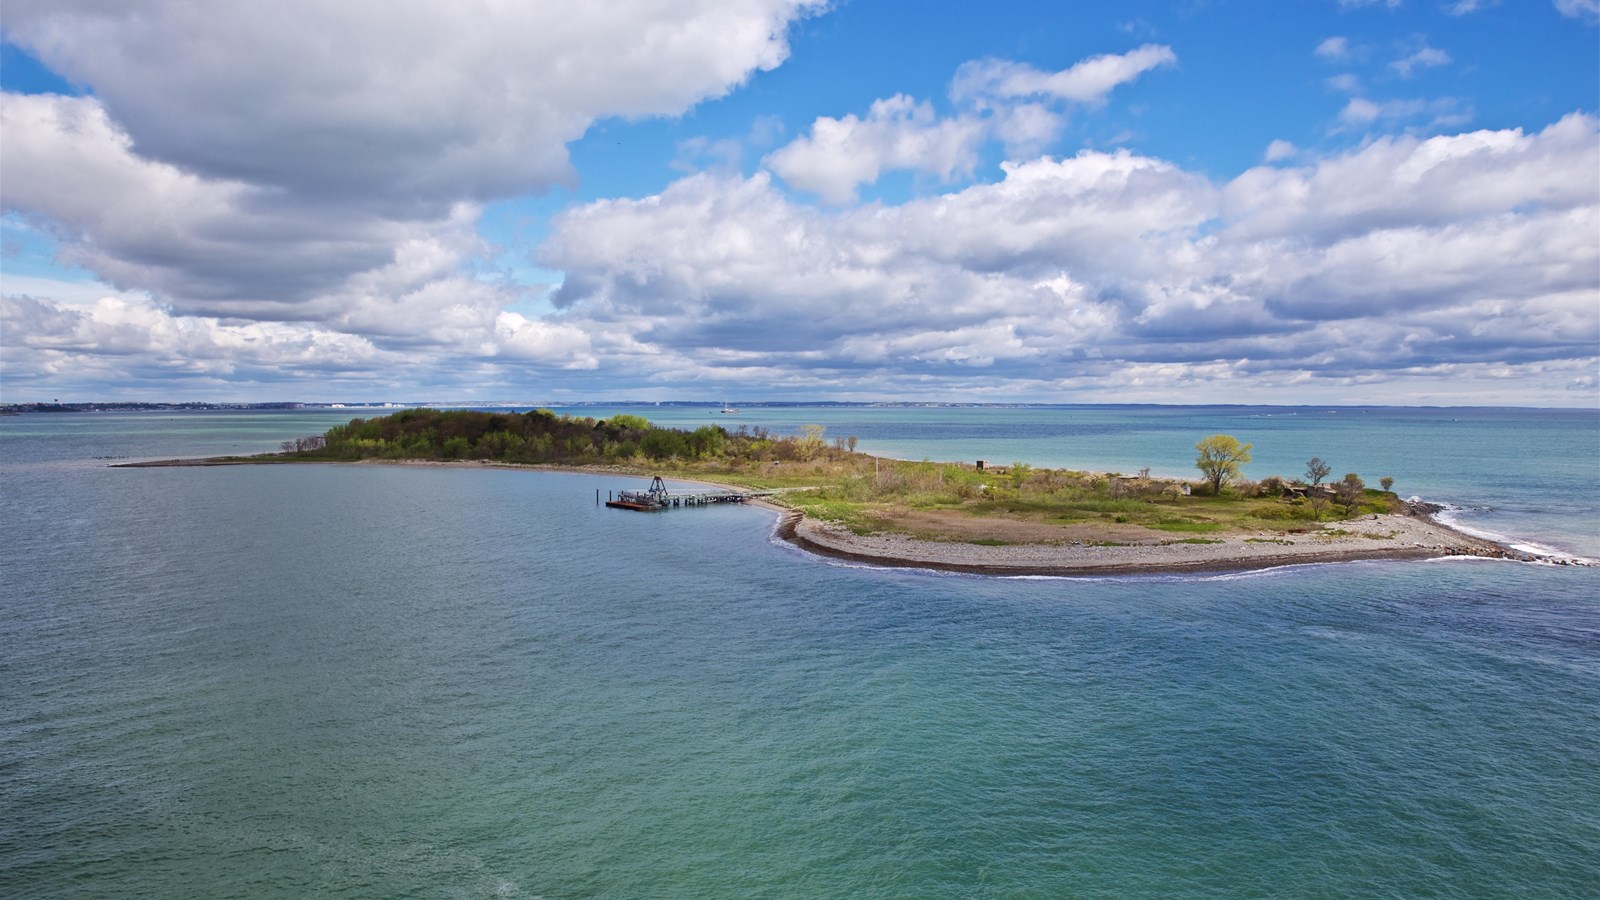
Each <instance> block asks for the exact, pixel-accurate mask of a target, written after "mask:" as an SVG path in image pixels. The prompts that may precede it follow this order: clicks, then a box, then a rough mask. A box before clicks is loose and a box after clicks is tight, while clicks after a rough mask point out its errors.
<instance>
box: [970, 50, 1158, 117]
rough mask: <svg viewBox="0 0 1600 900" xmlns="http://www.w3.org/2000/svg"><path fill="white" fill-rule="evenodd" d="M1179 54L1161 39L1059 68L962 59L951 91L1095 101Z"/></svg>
mask: <svg viewBox="0 0 1600 900" xmlns="http://www.w3.org/2000/svg"><path fill="white" fill-rule="evenodd" d="M1177 62H1178V56H1177V54H1175V53H1173V52H1172V48H1171V47H1168V46H1164V45H1161V44H1145V45H1144V46H1142V47H1139V48H1137V49H1134V50H1130V51H1128V52H1127V53H1123V54H1115V53H1107V54H1103V55H1100V56H1091V57H1089V58H1088V59H1085V60H1083V61H1081V62H1079V63H1077V64H1075V65H1073V66H1071V67H1069V68H1066V69H1062V70H1061V71H1059V72H1044V71H1040V70H1039V69H1036V68H1034V67H1033V66H1030V65H1027V64H1024V63H1017V62H1010V61H1008V60H998V59H986V60H979V61H974V62H968V63H963V64H962V65H961V67H960V68H959V69H957V70H956V76H955V80H954V82H953V83H952V84H951V88H950V93H951V96H952V97H954V98H955V99H957V100H981V99H984V98H1013V99H1014V98H1026V97H1051V98H1056V99H1059V100H1065V101H1068V102H1072V103H1081V104H1096V103H1101V102H1104V101H1105V98H1106V96H1107V95H1109V94H1110V93H1111V92H1112V91H1113V90H1115V89H1116V88H1117V86H1119V85H1123V84H1127V83H1129V82H1131V81H1134V80H1135V79H1137V78H1138V77H1139V76H1140V75H1143V74H1144V73H1145V72H1148V71H1150V70H1152V69H1156V68H1160V67H1162V66H1172V65H1176V64H1177Z"/></svg>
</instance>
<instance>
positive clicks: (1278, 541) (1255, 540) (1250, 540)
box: [1244, 538, 1294, 547]
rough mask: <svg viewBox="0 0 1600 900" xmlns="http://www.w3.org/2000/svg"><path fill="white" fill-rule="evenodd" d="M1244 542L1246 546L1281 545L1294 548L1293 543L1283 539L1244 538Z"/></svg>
mask: <svg viewBox="0 0 1600 900" xmlns="http://www.w3.org/2000/svg"><path fill="white" fill-rule="evenodd" d="M1244 542H1245V543H1246V544H1283V545H1284V546H1286V547H1292V546H1294V541H1286V540H1284V539H1283V538H1245V539H1244Z"/></svg>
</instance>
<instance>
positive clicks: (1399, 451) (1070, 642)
mask: <svg viewBox="0 0 1600 900" xmlns="http://www.w3.org/2000/svg"><path fill="white" fill-rule="evenodd" d="M614 411H615V410H604V409H594V408H586V409H582V410H579V412H581V414H583V415H592V416H597V417H603V416H605V415H609V414H610V413H611V412H614ZM628 411H630V412H635V413H638V412H641V411H640V410H637V409H631V410H628ZM642 412H643V413H644V414H645V415H647V416H648V417H649V418H651V419H652V420H654V421H657V422H660V423H662V424H668V425H699V424H704V423H705V422H709V421H715V422H716V424H719V425H723V426H724V427H728V428H737V427H740V426H741V425H743V426H747V427H752V428H754V427H763V428H770V429H771V430H773V431H775V432H779V433H787V432H792V431H795V430H798V428H799V426H800V425H802V424H811V423H815V424H822V425H825V426H826V427H827V435H828V436H829V437H830V438H832V437H846V436H855V437H857V438H858V440H859V449H860V450H862V451H865V452H872V453H878V454H881V455H886V456H895V457H901V458H910V459H921V458H929V459H936V460H967V459H989V460H993V461H996V462H1001V463H1009V462H1012V461H1023V462H1029V463H1032V464H1035V465H1045V466H1063V467H1072V468H1080V469H1094V470H1109V471H1123V472H1132V471H1135V470H1137V469H1140V468H1145V467H1149V468H1151V469H1152V470H1153V471H1155V472H1157V473H1169V474H1183V475H1187V474H1190V473H1191V472H1192V468H1191V467H1192V459H1193V455H1194V453H1193V445H1194V443H1195V441H1196V440H1198V439H1199V438H1201V437H1204V436H1205V435H1208V434H1213V433H1218V432H1221V433H1227V434H1232V435H1235V436H1237V437H1238V438H1239V439H1240V440H1243V441H1249V442H1251V443H1253V444H1254V448H1255V449H1254V462H1252V463H1251V464H1250V465H1249V466H1247V467H1246V470H1245V474H1246V475H1247V476H1248V477H1252V478H1261V477H1265V476H1266V475H1270V474H1281V475H1286V476H1293V475H1298V474H1299V473H1300V472H1301V471H1303V469H1304V464H1305V460H1306V459H1307V458H1309V457H1310V456H1313V455H1316V456H1320V457H1322V458H1323V459H1325V460H1327V461H1329V462H1330V463H1331V464H1332V465H1333V467H1334V472H1335V476H1336V477H1338V476H1340V475H1342V474H1343V473H1344V472H1347V471H1354V472H1358V473H1359V474H1361V475H1362V477H1364V478H1365V479H1366V480H1367V481H1369V482H1375V481H1376V480H1377V479H1378V478H1379V477H1385V476H1387V477H1392V478H1394V479H1395V490H1396V491H1397V492H1399V493H1400V494H1401V495H1402V496H1413V495H1415V496H1419V497H1421V498H1423V499H1426V500H1430V501H1433V502H1439V503H1444V504H1447V505H1449V506H1450V508H1451V512H1450V515H1451V516H1453V517H1454V520H1455V521H1456V522H1458V523H1459V524H1461V525H1462V526H1463V527H1467V528H1470V529H1473V530H1476V531H1480V532H1483V533H1487V534H1494V535H1498V536H1500V537H1501V538H1502V539H1505V540H1508V541H1511V542H1514V543H1519V544H1524V545H1527V546H1537V547H1541V548H1545V549H1547V550H1551V551H1555V552H1558V553H1561V554H1565V555H1569V556H1574V557H1588V558H1594V557H1600V495H1597V492H1596V484H1597V482H1600V411H1596V410H1592V409H1590V410H1532V409H1522V410H1518V409H1414V408H1370V409H1360V408H1348V407H1340V408H1277V407H1273V408H1268V407H1159V406H1156V407H1144V406H1126V407H1119V406H1086V407H1051V408H997V407H968V408H902V407H894V408H863V407H774V408H750V409H745V410H742V411H741V412H739V413H736V414H720V413H718V412H717V410H716V409H714V408H711V409H706V408H686V407H660V408H652V409H647V410H643V411H642ZM350 415H351V413H350V412H349V411H343V410H340V411H320V410H319V411H304V410H303V411H281V412H188V413H179V412H159V413H155V412H152V413H82V414H49V415H25V416H18V417H6V418H0V547H3V557H0V613H3V615H0V896H6V897H41V898H58V897H96V898H100V897H107V898H115V897H141V898H142V897H163V898H222V897H241V898H244V897H248V898H258V897H264V898H275V897H283V898H290V897H294V898H299V897H308V896H316V897H525V898H535V897H548V898H558V897H561V898H564V897H806V898H809V897H852V898H854V897H896V898H898V897H991V896H993V897H1124V896H1126V897H1146V896H1216V897H1234V896H1273V897H1276V896H1294V897H1300V896H1314V897H1369V896H1387V897H1410V896H1432V897H1592V896H1595V891H1596V885H1600V569H1597V568H1587V567H1576V566H1559V565H1548V564H1530V563H1516V562H1505V561H1491V560H1476V559H1453V560H1443V561H1435V562H1362V563H1341V564H1331V565H1314V566H1299V567H1290V568H1283V569H1276V570H1271V571H1266V572H1257V573H1248V574H1231V575H1214V576H1204V575H1201V576H1159V577H1158V576H1143V577H1117V578H1098V579H1082V578H1079V579H1064V578H989V577H980V576H964V575H948V574H936V573H931V572H921V571H915V570H885V569H875V568H870V567H861V566H852V565H844V564H839V563H836V562H831V561H826V560H821V559H818V558H815V557H812V556H809V555H807V554H805V553H803V552H801V551H799V550H796V549H795V548H793V547H791V546H789V545H787V544H785V543H782V542H781V541H778V540H776V539H775V538H774V534H773V531H774V528H773V526H774V524H775V516H774V514H773V513H771V512H769V511H766V510H763V509H758V508H753V507H751V508H743V507H737V506H729V507H711V508H705V509H688V510H675V511H670V512H666V513H659V514H652V515H639V514H633V513H624V512H618V511H615V510H607V509H604V508H603V507H597V506H596V505H595V499H594V498H595V491H596V490H608V489H619V488H633V487H638V486H640V485H637V484H633V483H630V482H629V480H628V479H620V478H617V477H597V476H592V475H575V474H561V473H552V472H525V471H511V470H466V469H448V468H424V467H384V466H336V465H308V466H285V467H271V466H260V467H254V466H240V467H221V468H164V469H115V468H110V467H109V464H110V463H112V462H117V461H123V460H125V459H150V458H167V457H175V456H207V455H217V454H223V453H254V452H263V451H269V450H273V449H276V447H277V445H278V443H279V442H281V441H283V440H285V439H289V438H294V437H298V436H302V435H307V434H314V433H320V432H321V431H323V430H325V429H326V428H328V427H329V426H331V425H333V424H337V423H339V422H343V421H345V420H347V419H348V418H349V417H350Z"/></svg>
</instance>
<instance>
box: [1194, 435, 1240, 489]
mask: <svg viewBox="0 0 1600 900" xmlns="http://www.w3.org/2000/svg"><path fill="white" fill-rule="evenodd" d="M1250 447H1251V445H1250V444H1241V443H1239V439H1238V438H1236V437H1234V436H1233V435H1231V434H1213V435H1212V436H1210V437H1208V438H1204V439H1202V440H1201V441H1200V443H1198V444H1195V445H1194V449H1196V450H1198V451H1200V453H1199V455H1198V456H1196V457H1195V458H1194V467H1195V468H1196V469H1199V470H1200V472H1201V474H1203V475H1205V476H1206V480H1207V481H1209V482H1211V492H1212V493H1213V494H1220V493H1222V486H1223V485H1224V484H1227V483H1228V479H1230V478H1235V477H1237V476H1238V474H1239V466H1240V465H1241V464H1243V463H1247V462H1249V461H1250Z"/></svg>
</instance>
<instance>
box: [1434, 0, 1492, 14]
mask: <svg viewBox="0 0 1600 900" xmlns="http://www.w3.org/2000/svg"><path fill="white" fill-rule="evenodd" d="M1499 5H1500V0H1456V2H1454V3H1451V4H1449V5H1447V6H1446V7H1445V8H1444V10H1445V12H1447V13H1449V14H1450V15H1452V16H1466V15H1471V14H1472V13H1475V12H1477V11H1479V10H1482V9H1488V8H1489V7H1491V6H1499Z"/></svg>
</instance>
